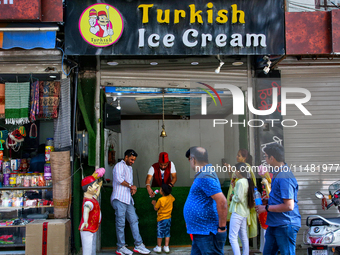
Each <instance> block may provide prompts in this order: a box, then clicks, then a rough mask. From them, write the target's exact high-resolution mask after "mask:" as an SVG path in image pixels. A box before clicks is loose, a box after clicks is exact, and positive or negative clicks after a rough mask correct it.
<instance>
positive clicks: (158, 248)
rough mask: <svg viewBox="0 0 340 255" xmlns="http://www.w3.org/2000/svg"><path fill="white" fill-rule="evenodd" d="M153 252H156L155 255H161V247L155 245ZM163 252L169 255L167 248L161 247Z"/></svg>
mask: <svg viewBox="0 0 340 255" xmlns="http://www.w3.org/2000/svg"><path fill="white" fill-rule="evenodd" d="M153 251H154V252H157V253H161V252H162V247H159V246H158V245H156V247H155V248H153ZM163 251H164V252H165V253H169V252H170V249H169V246H164V247H163Z"/></svg>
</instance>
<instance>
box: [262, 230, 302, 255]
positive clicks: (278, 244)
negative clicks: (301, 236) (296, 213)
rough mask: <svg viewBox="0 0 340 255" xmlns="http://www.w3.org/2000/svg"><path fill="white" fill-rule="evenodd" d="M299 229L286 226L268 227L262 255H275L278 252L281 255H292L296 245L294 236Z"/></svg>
mask: <svg viewBox="0 0 340 255" xmlns="http://www.w3.org/2000/svg"><path fill="white" fill-rule="evenodd" d="M299 229H300V227H297V226H293V225H290V224H289V225H287V226H281V227H268V228H267V231H266V236H265V238H266V240H265V244H264V249H263V254H264V255H276V254H277V252H278V251H280V253H281V255H294V254H295V245H296V235H297V233H298V232H299Z"/></svg>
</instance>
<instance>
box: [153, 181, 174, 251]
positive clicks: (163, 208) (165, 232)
mask: <svg viewBox="0 0 340 255" xmlns="http://www.w3.org/2000/svg"><path fill="white" fill-rule="evenodd" d="M171 191H172V188H171V186H169V185H168V184H165V183H163V184H162V187H161V190H160V193H161V195H162V197H161V198H159V199H158V201H157V203H156V200H152V202H151V203H152V204H153V208H154V209H155V211H157V245H156V247H155V248H153V251H154V252H162V239H163V238H165V245H164V247H163V250H164V252H166V253H168V252H170V249H169V242H170V227H171V212H172V207H173V202H174V201H175V198H174V197H173V196H172V195H171Z"/></svg>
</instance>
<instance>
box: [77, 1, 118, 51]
mask: <svg viewBox="0 0 340 255" xmlns="http://www.w3.org/2000/svg"><path fill="white" fill-rule="evenodd" d="M123 28H124V22H123V18H122V15H121V14H120V12H119V11H118V10H117V9H116V8H114V7H112V6H110V5H107V4H94V5H91V6H90V7H88V8H87V9H86V10H85V11H83V13H82V14H81V16H80V19H79V31H80V34H81V35H82V37H83V39H84V40H85V41H86V42H88V43H89V44H92V45H93V46H96V47H107V46H109V45H112V44H114V43H115V42H117V41H118V40H119V38H120V37H121V35H122V33H123Z"/></svg>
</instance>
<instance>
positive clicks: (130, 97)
mask: <svg viewBox="0 0 340 255" xmlns="http://www.w3.org/2000/svg"><path fill="white" fill-rule="evenodd" d="M136 89H137V90H138V88H133V90H136ZM141 89H143V88H141ZM155 89H157V88H155ZM188 91H190V90H188ZM218 92H219V93H218V94H219V97H220V99H221V102H222V105H221V103H220V102H219V100H218V99H217V97H216V95H214V100H215V102H216V104H215V102H214V100H213V99H212V98H211V97H210V96H209V95H207V117H209V116H210V117H211V116H216V115H223V116H224V117H225V116H227V115H228V114H230V113H231V111H232V98H231V94H230V93H225V92H222V91H218ZM118 94H119V95H118ZM203 94H205V92H204V91H203V93H202V92H200V91H197V89H195V90H194V92H189V93H186V94H181V93H164V115H166V116H170V115H171V116H178V117H180V118H185V117H192V116H196V115H197V116H198V115H200V114H201V100H202V99H201V97H202V95H203ZM107 96H108V98H109V99H108V103H109V104H111V105H113V106H116V107H117V106H118V101H119V105H120V106H121V114H122V115H123V116H124V115H125V116H128V115H130V116H145V117H146V116H150V115H158V116H162V114H163V94H162V93H138V92H137V93H107Z"/></svg>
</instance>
